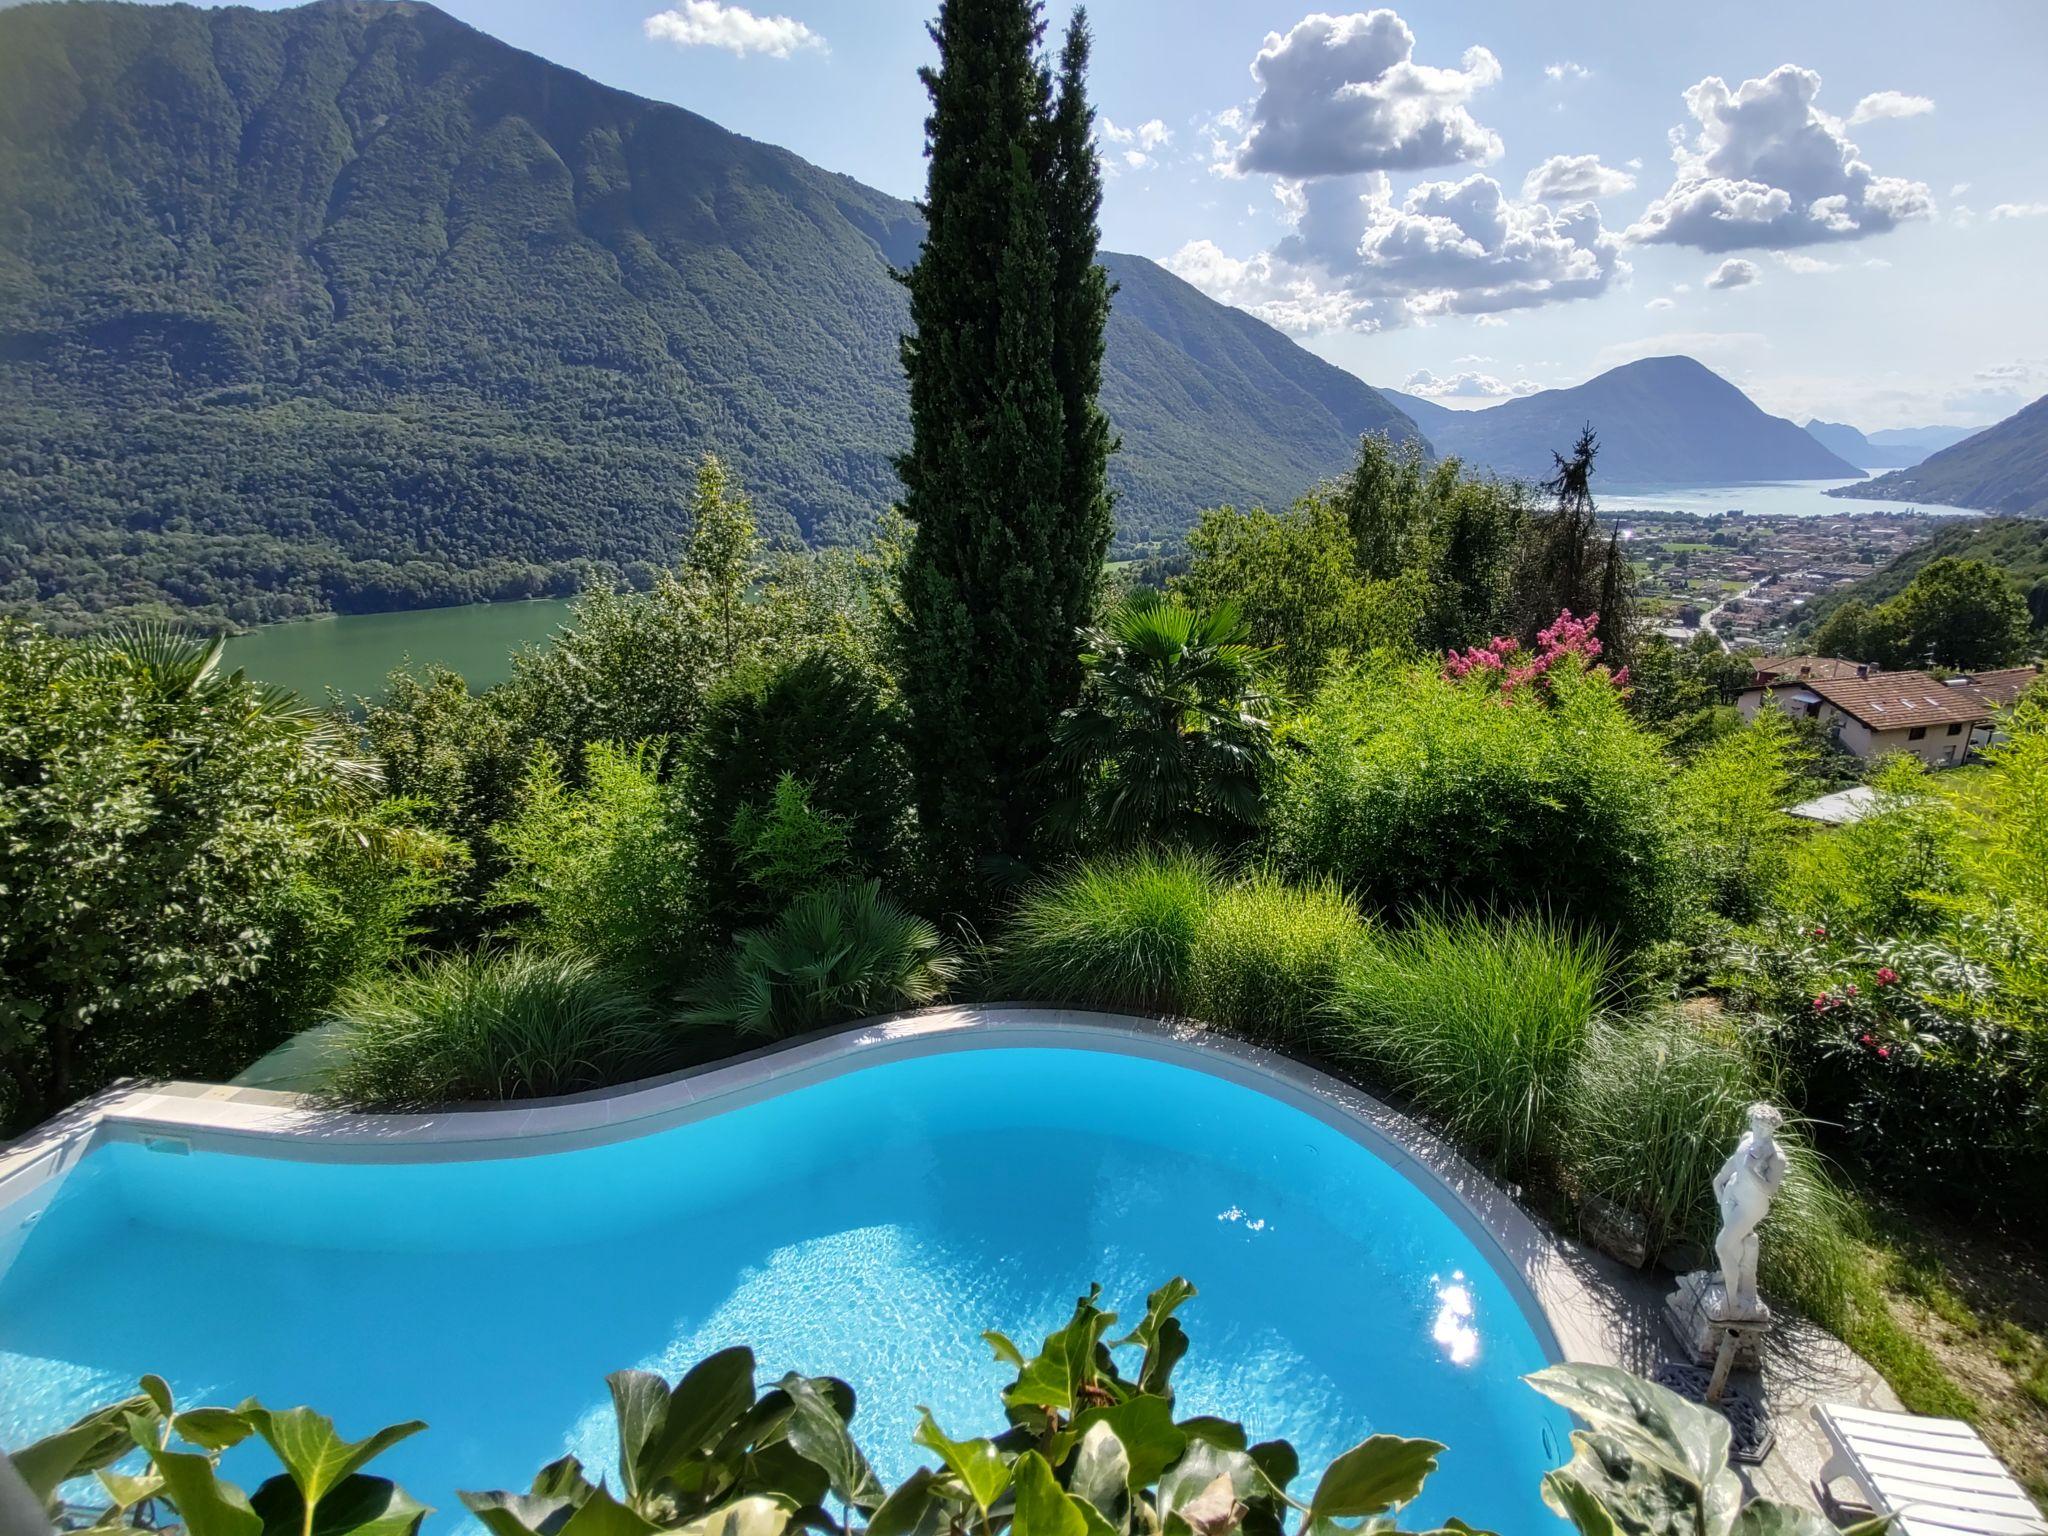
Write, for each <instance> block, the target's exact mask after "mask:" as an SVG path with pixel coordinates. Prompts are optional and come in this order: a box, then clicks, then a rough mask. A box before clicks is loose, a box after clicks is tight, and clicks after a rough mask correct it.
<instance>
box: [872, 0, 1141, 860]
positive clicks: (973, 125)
mask: <svg viewBox="0 0 2048 1536" xmlns="http://www.w3.org/2000/svg"><path fill="white" fill-rule="evenodd" d="M1042 33H1043V22H1042V21H1041V19H1040V12H1039V6H1038V5H1037V4H1036V3H1034V0H944V3H943V4H942V5H941V6H940V9H939V16H938V20H937V22H936V23H935V24H934V25H933V26H932V28H931V36H932V41H933V42H934V43H935V44H936V45H937V47H938V54H939V59H938V63H937V65H936V66H935V67H930V68H927V69H925V70H923V71H922V72H921V78H922V79H923V81H924V84H925V88H926V90H927V91H928V92H929V93H930V95H931V103H932V105H931V113H930V115H929V116H928V117H927V118H926V119H925V144H926V153H927V155H928V156H929V158H930V162H931V164H930V170H929V174H928V180H927V184H926V192H925V201H924V203H923V212H924V215H925V220H926V224H927V230H926V234H925V242H924V249H923V251H922V252H921V253H920V255H919V258H918V262H917V265H916V266H915V267H914V268H913V269H912V270H911V271H910V272H909V273H907V274H906V275H905V281H906V282H907V284H908V286H909V289H910V314H911V320H912V323H913V324H914V326H915V328H916V329H915V334H913V335H911V336H908V337H906V338H904V342H903V366H904V370H905V372H906V373H907V374H908V375H909V379H910V421H911V447H910V451H909V452H908V453H907V454H905V455H903V456H902V457H901V458H900V459H899V460H898V461H897V470H898V473H899V474H900V475H901V477H902V479H903V485H904V497H903V512H904V515H905V516H906V517H907V518H908V519H909V520H910V522H911V524H912V525H913V527H914V529H915V533H914V536H913V538H912V541H911V546H910V550H909V553H908V555H907V557H906V558H905V561H904V565H903V570H902V576H901V583H902V588H901V590H902V616H903V621H902V629H901V634H900V637H899V639H900V648H901V662H902V672H903V678H902V682H903V691H904V695H905V699H906V702H907V703H908V705H909V720H910V745H911V749H912V762H913V771H914V773H915V776H916V781H917V792H918V805H919V811H920V813H921V819H922V824H923V829H924V834H925V837H926V839H927V842H928V845H929V853H930V857H931V859H932V863H933V868H934V870H935V872H936V873H937V874H938V875H939V876H940V878H941V879H942V880H943V881H944V882H945V884H946V885H947V887H948V890H947V892H946V894H947V895H948V896H950V897H951V898H953V899H955V900H959V899H962V898H969V899H971V888H972V886H973V883H974V881H975V876H976V869H977V864H978V863H980V862H981V861H983V860H986V859H989V858H991V857H994V858H996V859H1002V860H1022V859H1024V858H1026V857H1028V855H1029V852H1030V848H1031V843H1032V839H1033V835H1034V832H1035V830H1036V827H1037V824H1038V821H1039V819H1040V816H1041V814H1042V811H1043V808H1044V802H1045V798H1046V790H1045V788H1044V786H1043V784H1042V783H1041V782H1040V775H1039V774H1038V772H1037V769H1038V767H1039V765H1040V763H1042V761H1043V760H1044V758H1045V756H1046V754H1047V751H1048V743H1049V740H1050V736H1051V732H1052V726H1053V722H1054V721H1055V720H1056V719H1057V718H1058V716H1059V714H1060V711H1061V710H1063V709H1065V708H1066V707H1067V706H1068V705H1070V704H1072V703H1073V701H1074V699H1075V698H1076V697H1077V695H1078V693H1079V688H1080V666H1079V657H1078V653H1079V644H1078V640H1077V632H1078V630H1079V628H1080V626H1081V625H1082V624H1083V623H1084V622H1086V620H1087V619H1088V617H1089V615H1090V610H1091V607H1092V604H1093V600H1094V594H1095V589H1096V583H1097V581H1098V579H1099V573H1100V570H1101V564H1102V556H1103V553H1104V551H1105V550H1106V548H1107V546H1108V536H1109V505H1108V497H1107V492H1106V489H1105V485H1104V468H1103V459H1104V455H1105V454H1106V452H1107V450H1108V436H1109V433H1108V425H1107V423H1106V422H1105V421H1104V420H1103V419H1102V415H1101V412H1100V410H1099V409H1098V408H1097V406H1096V404H1095V392H1096V389H1097V386H1098V385H1099V383H1100V379H1101V367H1102V327H1103V323H1104V321H1105V320H1106V318H1107V314H1108V304H1109V296H1108V290H1107V288H1106V286H1105V284H1104V280H1103V277H1102V274H1101V272H1100V271H1099V269H1097V268H1096V267H1095V242H1096V229H1095V215H1096V210H1097V207H1098V205H1099V202H1100V198H1101V186H1100V182H1099V180H1098V179H1097V177H1098V173H1097V170H1096V166H1095V158H1094V150H1093V147H1092V146H1091V145H1090V143H1089V142H1088V135H1089V118H1090V116H1091V114H1090V112H1089V109H1088V105H1087V100H1086V97H1085V94H1084V92H1083V88H1082V80H1081V76H1082V71H1083V70H1084V68H1085V66H1086V62H1087V57H1088V43H1087V32H1086V28H1085V25H1083V26H1079V27H1077V28H1076V29H1075V31H1074V32H1073V33H1072V34H1070V36H1069V39H1068V43H1067V48H1066V50H1065V53H1064V56H1063V58H1062V67H1061V79H1060V89H1059V96H1058V101H1057V105H1055V101H1054V95H1053V81H1052V78H1051V76H1050V74H1049V73H1048V71H1047V70H1046V69H1045V67H1044V66H1043V65H1042V64H1041V63H1040V61H1039V57H1038V51H1037V50H1038V43H1039V40H1040V37H1041V35H1042Z"/></svg>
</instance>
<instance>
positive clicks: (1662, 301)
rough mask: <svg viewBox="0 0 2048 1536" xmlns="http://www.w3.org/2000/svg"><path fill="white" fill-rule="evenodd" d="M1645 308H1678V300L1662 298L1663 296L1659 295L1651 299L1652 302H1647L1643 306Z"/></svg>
mask: <svg viewBox="0 0 2048 1536" xmlns="http://www.w3.org/2000/svg"><path fill="white" fill-rule="evenodd" d="M1643 308H1645V309H1652V310H1655V309H1676V308H1678V300H1676V299H1666V298H1662V297H1659V298H1654V299H1652V300H1650V302H1649V303H1647V304H1645V305H1644V306H1643Z"/></svg>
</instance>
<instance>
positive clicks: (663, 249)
mask: <svg viewBox="0 0 2048 1536" xmlns="http://www.w3.org/2000/svg"><path fill="white" fill-rule="evenodd" d="M902 88H903V89H905V90H915V89H916V88H917V87H916V85H915V83H914V82H912V81H909V80H905V81H904V82H902ZM0 189H4V195H0V605H5V606H8V607H14V608H32V609H35V610H37V611H41V612H44V613H46V614H49V613H55V614H57V615H58V616H60V617H63V616H66V615H69V616H71V617H74V618H75V617H80V616H86V615H91V614H98V613H107V612H124V611H140V610H143V609H147V608H150V607H152V606H159V605H170V606H176V607H182V608H187V609H197V610H200V611H205V612H213V613H229V614H232V615H233V616H234V617H236V618H240V619H244V620H252V619H258V618H273V617H280V616H285V615H289V614H292V613H301V612H312V611H318V610H320V609H323V608H328V607H333V608H339V609H343V610H361V609H374V608H387V607H404V606H411V605H417V604H421V603H430V602H450V601H460V600H465V599H470V598H477V597H502V596H521V595H528V594H531V593H534V592H540V591H551V590H556V591H558V590H565V589H567V588H569V587H572V586H573V585H574V584H575V583H576V582H577V581H578V580H579V579H580V578H582V577H583V576H585V575H587V574H589V573H590V572H591V569H592V567H593V566H596V567H600V568H602V569H604V570H605V571H606V572H610V571H615V570H618V569H622V568H623V569H625V570H626V571H627V572H628V574H631V573H632V568H633V567H634V566H635V564H636V563H639V564H641V565H642V566H643V567H644V566H647V565H653V564H657V563H665V562H666V561H668V560H669V559H671V558H672V556H673V554H674V551H675V548H676V545H677V542H678V540H679V538H680V537H681V535H682V533H683V532H684V524H685V514H684V512H683V510H682V508H681V505H680V503H681V501H682V499H683V498H684V496H685V495H686V491H687V486H688V484H689V475H688V470H689V466H690V463H691V461H692V460H693V458H694V457H695V455H696V454H697V453H699V452H700V451H702V450H704V449H715V450H716V451H718V452H719V453H721V454H722V455H724V456H725V457H726V458H727V459H728V460H729V461H730V462H731V464H732V467H733V469H734V470H735V472H736V474H737V476H738V477H739V479H740V481H741V482H742V483H743V484H744V485H745V486H746V487H747V488H748V489H749V490H750V491H751V492H753V494H754V495H755V497H756V500H757V504H758V507H759V509H760V511H761V513H762V514H763V520H764V522H766V523H767V524H768V526H769V527H770V528H771V529H777V530H779V531H781V532H783V533H785V534H788V535H790V536H798V535H801V536H803V537H806V538H811V539H818V540H834V539H843V538H847V537H850V536H852V535H854V534H855V533H856V532H857V531H858V530H859V529H860V528H861V527H862V526H863V525H864V524H865V523H866V521H867V520H868V519H870V518H871V517H872V516H873V515H874V514H875V513H876V512H877V511H878V510H880V509H881V508H883V507H885V506H886V505H888V503H889V502H890V500H891V499H892V497H893V496H894V495H895V492H896V489H897V487H896V480H895V476H894V473H893V470H892V468H891V459H892V456H893V455H894V453H895V452H896V451H898V449H899V448H900V447H901V446H902V445H903V443H904V441H905V439H906V435H907V427H906V422H907V416H906V409H905V401H904V392H903V385H902V377H901V371H900V369H899V367H898V363H897V358H896V345H897V337H898V335H899V334H900V332H901V331H902V330H903V328H904V326H905V325H906V324H907V310H906V306H905V303H904V296H903V292H902V289H901V286H900V285H899V284H898V283H897V282H896V281H895V280H894V279H893V278H892V277H891V275H890V267H891V266H892V265H894V266H901V265H903V264H905V263H908V262H910V261H912V260H913V259H914V258H915V255H916V252H917V246H918V240H919V235H920V229H921V226H920V224H919V221H918V218H917V214H916V210H915V209H914V208H913V207H912V206H911V205H909V204H907V203H904V202H902V201H899V200H897V199H895V198H891V197H888V196H886V195H884V194H882V193H880V192H877V191H874V190H873V189H871V188H868V187H864V186H862V185H860V184H859V183H857V182H854V181H851V180H849V179H847V178H845V177H842V176H837V175H833V174H830V173H828V172H825V171H822V170H819V169H818V168H817V167H815V166H812V165H810V164H808V163H806V162H805V161H803V160H800V159H798V158H797V157H796V156H794V155H791V154H789V153H787V152H786V151H783V150H780V149H777V148H774V147H773V146H770V145H766V144H760V143H756V142H754V141H752V140H749V139H745V138H741V137H739V136H738V135H735V134H732V133H729V132H727V131H726V130H724V129H722V128H720V127H718V126H717V125H716V124H713V123H711V122H709V121H707V120H705V119H703V118H701V117H698V116H696V115H695V114H693V113H690V112H687V111H684V110H682V109H680V108H677V107H673V106H668V105H663V104H659V103H655V102H650V101H646V100H644V99H641V98H638V97H634V96H631V95H628V94H626V93H624V92H621V91H616V90H612V89H609V88H607V87H605V86H602V85H599V84H597V83H595V82H593V81H591V80H588V79H586V78H584V77H583V76H580V75H577V74H575V73H573V72H572V71H569V70H566V69H563V68H560V67H558V66H556V65H553V64H550V63H548V62H547V61H545V60H543V59H540V58H537V57H535V56H533V55H531V54H526V53H522V52H520V51H518V50H516V49H513V48H510V47H508V46H506V45H504V44H502V43H499V42H497V41H496V40H494V39H492V38H490V37H488V36H486V35H484V34H483V33H480V32H478V31H476V30H474V29H472V28H470V27H467V26H465V25H463V24H461V23H459V22H456V21H454V20H452V19H451V18H449V17H447V16H445V15H443V14H442V13H440V12H439V11H437V10H435V9H433V8H432V7H431V6H427V5H421V4H413V3H409V0H392V3H368V0H322V3H318V4H314V5H309V6H306V7H303V8H300V9H298V10H293V11H285V12H271V13H261V12H255V11H250V10H245V9H209V10H196V9H191V8H187V7H173V6H153V5H126V4H99V3H94V4H85V3H67V4H51V5H28V6H21V7H16V8H13V9H8V10H4V11H0ZM1106 260H1107V262H1108V264H1109V265H1110V267H1111V269H1112V272H1113V275H1114V277H1115V279H1116V281H1117V282H1119V283H1120V284H1121V285H1122V291H1121V293H1120V294H1119V295H1118V298H1117V301H1116V309H1115V313H1114V315H1113V317H1112V320H1111V324H1110V328H1109V357H1108V364H1107V371H1106V377H1105V384H1104V391H1103V398H1104V404H1105V406H1106V408H1107V409H1108V410H1109V412H1110V414H1111V416H1112V418H1113V420H1114V421H1115V424H1116V426H1117V427H1118V429H1119V430H1120V431H1121V432H1122V434H1123V440H1124V447H1123V451H1122V453H1120V454H1119V455H1118V456H1117V457H1116V459H1115V460H1114V461H1113V465H1112V472H1113V481H1114V484H1115V486H1116V488H1117V490H1118V492H1119V496H1120V501H1119V517H1120V534H1119V546H1120V547H1121V548H1124V549H1129V548H1132V547H1134V546H1142V545H1144V544H1145V543H1147V542H1148V541H1151V540H1155V539H1160V538H1167V537H1171V536H1173V535H1175V534H1177V533H1178V532H1179V531H1180V530H1181V529H1183V528H1184V527H1185V526H1186V525H1187V524H1188V523H1190V522H1191V521H1192V520H1193V516H1194V514H1195V512H1196V511H1197V510H1198V509H1199V508H1200V507H1201V506H1203V505H1205V504H1209V503H1214V502H1220V501H1226V500H1234V501H1253V500H1274V501H1277V500H1283V499H1286V498H1288V497H1291V496H1293V495H1294V494H1296V493H1298V492H1299V491H1300V490H1301V489H1302V488H1304V487H1305V486H1306V485H1307V484H1309V483H1310V482H1312V481H1313V480H1315V479H1317V478H1318V477H1320V476H1322V475H1325V474H1329V473H1332V472H1334V471H1336V470H1338V469H1340V468H1342V467H1343V466H1344V465H1345V464H1346V463H1347V462H1348V460H1349V459H1350V457H1351V455H1352V451H1353V444H1354V442H1355V439H1356V435H1357V434H1358V433H1359V432H1360V431H1364V430H1368V429H1375V428H1378V429H1385V430H1392V431H1394V432H1396V433H1401V432H1404V431H1406V430H1407V424H1406V420H1405V418H1403V417H1402V416H1400V414H1399V413H1398V412H1396V411H1395V410H1394V409H1393V408H1392V407H1391V406H1389V405H1388V404H1387V403H1386V402H1385V401H1384V400H1383V399H1381V398H1380V396H1379V395H1378V394H1376V393H1375V392H1374V391H1373V390H1372V389H1370V388H1369V387H1367V386H1366V385H1365V384H1363V383H1361V382H1360V381H1359V380H1357V379H1356V378H1354V377H1352V376H1351V375H1350V374H1348V373H1345V372H1343V371H1342V370H1341V369H1338V368H1335V367H1333V366H1331V365H1330V364H1327V363H1324V362H1323V361H1321V360H1320V359H1318V358H1316V357H1314V356H1313V355H1312V354H1310V353H1308V352H1307V351H1305V350H1304V349H1302V348H1300V347H1297V346H1295V345H1294V344H1293V343H1292V342H1289V341H1288V340H1287V339H1286V338H1284V337H1282V336H1281V335H1280V334H1279V333H1277V332H1275V331H1273V330H1271V329H1270V328H1268V327H1266V326H1264V325H1262V324H1260V323H1259V322H1257V321H1255V320H1253V319H1251V318H1250V317H1249V316H1247V315H1244V314H1241V313H1239V312H1237V311H1234V310H1229V309H1225V308H1223V307H1222V306H1220V305H1217V304H1215V303H1213V302H1212V301H1210V300H1208V299H1207V298H1205V297H1203V296H1202V295H1201V294H1200V293H1198V292H1197V291H1196V290H1194V289H1193V288H1191V287H1189V286H1188V285H1187V284H1185V283H1182V282H1180V281H1179V280H1178V279H1176V278H1173V277H1172V276H1170V275H1169V274H1167V273H1166V272H1164V271H1163V270H1162V269H1160V268H1158V267H1157V266H1155V265H1153V264H1152V263H1150V262H1147V261H1144V260H1142V259H1141V258H1137V257H1130V256H1117V257H1110V258H1106Z"/></svg>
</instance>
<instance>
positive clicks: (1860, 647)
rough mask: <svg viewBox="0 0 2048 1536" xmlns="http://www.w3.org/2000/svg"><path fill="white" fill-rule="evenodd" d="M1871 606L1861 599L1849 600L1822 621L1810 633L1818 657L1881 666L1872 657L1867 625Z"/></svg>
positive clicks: (1869, 629)
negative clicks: (1831, 657)
mask: <svg viewBox="0 0 2048 1536" xmlns="http://www.w3.org/2000/svg"><path fill="white" fill-rule="evenodd" d="M1870 616H1871V607H1870V604H1868V603H1866V602H1864V601H1863V599H1862V598H1860V597H1852V598H1850V599H1849V600H1848V601H1847V602H1845V603H1843V604H1842V605H1841V606H1840V607H1839V608H1837V609H1835V611H1834V612H1833V613H1831V614H1829V615H1828V616H1827V618H1825V619H1824V620H1822V621H1821V626H1820V628H1819V629H1817V630H1815V631H1814V634H1813V650H1814V654H1815V655H1818V656H1836V657H1840V658H1841V659H1842V660H1844V661H1868V662H1873V663H1877V664H1879V665H1882V664H1883V663H1882V661H1881V660H1880V658H1879V657H1878V656H1876V655H1875V654H1873V652H1874V651H1875V649H1876V647H1875V646H1874V645H1873V643H1872V635H1871V626H1870Z"/></svg>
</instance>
